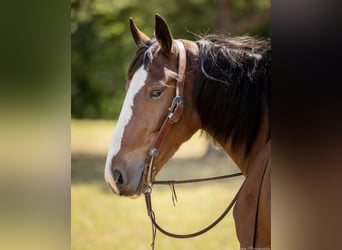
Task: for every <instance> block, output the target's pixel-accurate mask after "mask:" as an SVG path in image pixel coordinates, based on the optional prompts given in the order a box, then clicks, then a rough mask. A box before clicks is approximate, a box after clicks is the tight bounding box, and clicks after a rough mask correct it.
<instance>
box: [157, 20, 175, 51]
mask: <svg viewBox="0 0 342 250" xmlns="http://www.w3.org/2000/svg"><path fill="white" fill-rule="evenodd" d="M154 34H155V37H156V39H157V41H158V43H159V44H160V46H161V48H162V50H164V51H165V52H166V53H170V52H171V49H172V40H173V37H172V34H171V31H170V28H169V26H168V24H167V23H166V21H165V19H164V18H162V17H161V16H160V15H158V14H156V24H155V30H154Z"/></svg>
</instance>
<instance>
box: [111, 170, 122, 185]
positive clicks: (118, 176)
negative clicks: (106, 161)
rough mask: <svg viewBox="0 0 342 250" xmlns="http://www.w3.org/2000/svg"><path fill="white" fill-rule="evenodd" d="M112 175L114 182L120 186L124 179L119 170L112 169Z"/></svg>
mask: <svg viewBox="0 0 342 250" xmlns="http://www.w3.org/2000/svg"><path fill="white" fill-rule="evenodd" d="M113 177H114V182H115V184H116V185H118V186H122V184H123V183H124V180H123V178H122V174H121V173H120V171H119V170H114V171H113Z"/></svg>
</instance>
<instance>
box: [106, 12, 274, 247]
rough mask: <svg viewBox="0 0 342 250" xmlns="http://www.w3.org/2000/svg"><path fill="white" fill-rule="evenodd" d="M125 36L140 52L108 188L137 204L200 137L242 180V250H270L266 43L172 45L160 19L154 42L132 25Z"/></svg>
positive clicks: (238, 208) (213, 40) (230, 40)
mask: <svg viewBox="0 0 342 250" xmlns="http://www.w3.org/2000/svg"><path fill="white" fill-rule="evenodd" d="M130 28H131V33H132V36H133V39H134V42H135V44H136V46H137V51H136V55H135V57H134V59H133V61H132V63H131V65H130V67H129V69H128V73H127V79H128V81H127V85H126V90H127V92H126V97H125V99H124V103H123V106H122V109H121V113H120V116H119V119H118V121H117V125H116V128H115V131H114V134H113V137H112V141H111V145H110V148H109V151H108V155H107V160H106V166H105V180H106V182H107V183H108V184H109V186H110V187H111V189H112V190H113V192H114V193H115V194H117V195H120V196H128V197H138V196H140V195H141V194H142V193H143V192H144V191H145V189H146V186H148V184H150V183H152V181H153V180H154V178H155V176H156V175H157V174H158V172H159V171H160V170H161V168H162V167H163V166H164V165H165V163H166V162H167V161H168V160H169V159H170V158H171V157H172V156H173V155H174V153H175V152H176V151H177V149H178V148H179V146H180V145H181V144H182V143H184V142H185V141H187V140H188V139H189V138H190V137H191V136H192V135H193V134H194V133H195V132H196V131H197V130H200V129H201V130H204V131H205V132H206V133H208V134H209V135H210V136H211V137H213V138H214V139H215V140H216V141H217V142H218V143H219V144H220V145H221V146H222V148H223V149H224V150H225V151H226V152H227V154H229V156H230V157H231V158H232V159H233V161H234V162H235V163H236V164H237V166H238V167H239V168H240V169H241V171H242V173H243V174H244V176H245V181H244V185H243V187H242V189H241V190H240V192H239V195H238V197H237V201H236V205H235V208H234V219H235V224H236V232H237V236H238V239H239V241H240V245H241V247H242V248H248V247H249V248H250V247H252V248H261V247H262V248H270V245H271V233H270V230H271V229H270V224H271V223H270V171H271V160H270V150H271V131H270V118H269V116H270V89H271V82H270V76H271V55H270V54H271V45H270V41H269V40H260V39H254V38H252V37H247V36H243V37H223V36H218V35H209V36H206V37H202V38H201V39H199V40H198V41H195V42H194V41H189V40H184V39H174V38H173V35H172V33H171V31H170V28H169V26H168V24H167V22H166V21H165V20H164V19H163V18H162V17H161V16H159V15H156V22H155V38H150V37H148V36H147V35H145V34H144V33H143V32H142V31H140V30H139V29H138V28H137V26H136V25H135V23H134V22H133V20H132V19H130ZM181 58H185V59H181ZM183 71H184V72H183ZM148 182H150V183H148Z"/></svg>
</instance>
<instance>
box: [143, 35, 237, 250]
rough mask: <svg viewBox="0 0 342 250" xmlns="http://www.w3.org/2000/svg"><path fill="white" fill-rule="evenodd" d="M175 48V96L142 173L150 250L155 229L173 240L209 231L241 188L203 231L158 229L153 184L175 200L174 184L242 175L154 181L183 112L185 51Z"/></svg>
mask: <svg viewBox="0 0 342 250" xmlns="http://www.w3.org/2000/svg"><path fill="white" fill-rule="evenodd" d="M175 43H176V45H177V47H178V79H177V83H176V96H175V97H174V98H173V100H172V104H171V106H170V108H169V114H168V115H167V117H166V118H165V121H164V123H163V125H162V126H161V128H160V130H159V133H158V136H157V138H156V140H155V142H154V144H153V146H152V148H151V149H150V151H149V154H150V156H149V159H148V160H147V161H146V162H147V164H146V166H145V169H144V172H143V177H142V178H143V179H142V181H143V192H144V195H145V202H146V208H147V213H148V216H149V217H150V219H151V222H152V234H153V238H152V245H151V246H152V248H153V249H154V241H155V236H156V229H158V230H159V231H160V232H162V233H163V234H165V235H167V236H170V237H174V238H192V237H196V236H199V235H201V234H203V233H205V232H207V231H209V230H210V229H211V228H213V227H214V226H216V225H217V224H218V223H219V222H220V221H221V220H222V219H223V218H224V217H225V216H226V215H227V214H228V212H229V211H230V210H231V208H232V207H233V205H234V203H235V201H236V199H237V196H238V194H239V192H240V190H241V188H242V186H243V184H242V186H241V187H240V189H239V191H238V192H237V194H236V195H235V197H234V198H233V200H232V201H231V202H230V204H229V205H228V207H227V208H226V210H225V211H224V212H223V213H222V214H221V216H220V217H218V218H217V219H216V220H215V221H214V222H213V223H211V224H210V225H209V226H207V227H205V228H204V229H202V230H200V231H198V232H195V233H190V234H174V233H170V232H168V231H166V230H164V229H163V228H162V227H160V226H159V225H158V224H157V222H156V220H155V214H154V212H153V209H152V203H151V193H152V187H153V185H154V184H167V185H170V187H171V186H172V188H171V190H172V192H173V194H172V195H173V196H172V199H174V197H175V198H176V199H177V196H176V194H175V189H174V186H173V185H174V184H180V183H193V182H203V181H211V180H217V179H224V178H231V177H235V176H240V175H242V173H235V174H230V175H221V176H214V177H207V178H200V179H190V180H181V181H175V180H169V181H154V178H155V174H156V170H155V165H154V162H155V159H156V158H157V157H158V154H159V151H160V147H161V145H162V143H163V141H164V140H165V137H166V135H167V134H168V133H169V130H170V128H171V126H172V125H173V124H175V123H177V122H178V120H179V118H180V116H181V115H182V113H183V110H184V81H185V70H186V51H185V47H184V44H183V43H182V42H180V41H178V40H176V41H175Z"/></svg>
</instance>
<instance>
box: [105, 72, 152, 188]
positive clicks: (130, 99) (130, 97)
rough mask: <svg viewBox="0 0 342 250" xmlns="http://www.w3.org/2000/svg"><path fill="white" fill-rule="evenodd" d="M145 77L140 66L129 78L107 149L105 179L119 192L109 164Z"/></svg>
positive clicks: (117, 147)
mask: <svg viewBox="0 0 342 250" xmlns="http://www.w3.org/2000/svg"><path fill="white" fill-rule="evenodd" d="M146 77H147V71H146V70H145V69H144V67H143V66H141V67H140V68H139V69H138V70H137V71H136V72H135V74H134V75H133V78H132V80H131V84H130V86H129V88H128V91H127V94H126V97H125V100H124V103H123V105H122V108H121V112H120V116H119V119H118V122H117V124H116V128H115V130H114V134H113V137H112V141H111V144H110V147H109V150H108V154H107V160H106V165H105V180H106V181H107V182H108V183H110V184H111V186H112V188H114V189H116V190H115V191H116V192H117V193H119V190H117V187H116V185H115V182H114V180H113V176H112V171H111V166H112V159H113V157H114V156H115V155H116V154H117V153H118V152H119V151H120V148H121V140H122V137H123V135H124V132H125V128H126V126H127V124H128V123H129V121H130V120H131V118H132V114H133V110H132V108H133V105H134V97H135V96H136V94H137V93H138V92H139V91H140V89H141V88H142V87H143V86H144V84H145V80H146Z"/></svg>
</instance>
